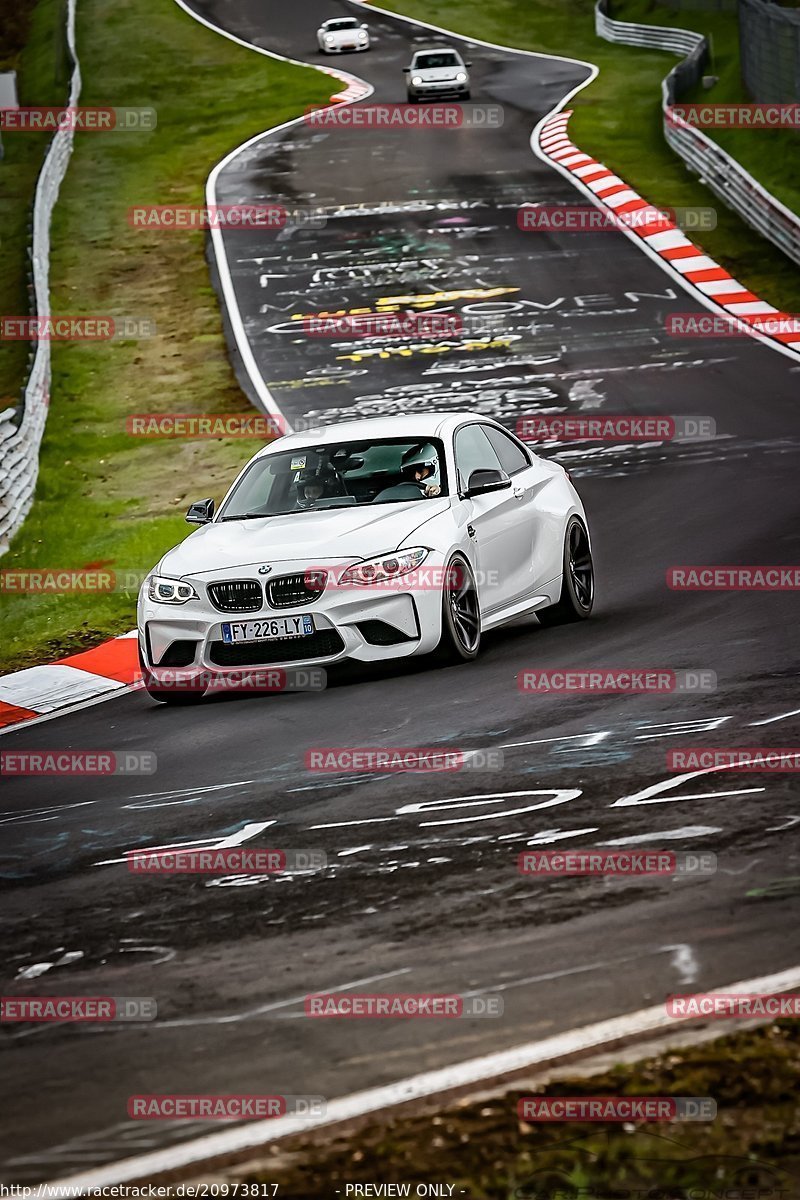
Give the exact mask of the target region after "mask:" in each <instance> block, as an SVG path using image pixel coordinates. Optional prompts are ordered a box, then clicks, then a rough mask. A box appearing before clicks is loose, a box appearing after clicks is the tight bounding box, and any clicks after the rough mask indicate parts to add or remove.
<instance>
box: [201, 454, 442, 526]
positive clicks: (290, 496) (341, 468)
mask: <svg viewBox="0 0 800 1200" xmlns="http://www.w3.org/2000/svg"><path fill="white" fill-rule="evenodd" d="M447 494H448V492H447V475H446V467H445V462H444V448H443V446H442V443H441V442H440V441H439V440H438V439H436V438H419V439H417V440H415V441H414V440H411V439H409V438H402V439H401V438H381V439H376V440H372V441H350V442H333V443H330V444H327V445H322V446H307V447H305V448H303V449H299V450H284V451H281V452H278V453H276V454H269V455H265V457H264V458H259V459H256V461H255V462H254V463H252V464H251V465H250V467H249V468H248V470H247V471H246V472H245V474H244V475H243V476H242V478H241V479H240V480H239V482H238V484H237V485H236V487H235V488H234V490H233V491H232V492H231V495H230V496H229V498H228V500H227V502H226V503H225V504H224V505H223V507H222V508H221V510H220V515H219V518H218V519H219V520H221V521H232V520H240V519H243V518H250V517H275V516H279V515H282V514H285V513H300V512H309V511H320V510H322V509H327V508H352V507H356V506H358V507H364V506H366V505H375V504H400V503H405V502H407V501H409V500H412V501H420V502H424V501H425V500H430V499H433V498H435V497H436V496H439V495H442V496H446V495H447Z"/></svg>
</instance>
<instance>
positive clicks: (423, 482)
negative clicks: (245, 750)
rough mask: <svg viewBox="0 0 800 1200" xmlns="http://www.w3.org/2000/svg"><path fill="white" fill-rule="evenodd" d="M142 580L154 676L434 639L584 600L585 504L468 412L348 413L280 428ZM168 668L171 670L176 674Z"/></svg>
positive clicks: (165, 694)
mask: <svg viewBox="0 0 800 1200" xmlns="http://www.w3.org/2000/svg"><path fill="white" fill-rule="evenodd" d="M186 519H187V521H189V522H190V523H192V524H196V525H199V526H201V528H199V529H197V530H196V531H195V532H194V533H192V534H190V536H189V537H188V538H186V539H185V540H184V541H183V542H181V543H180V545H178V546H176V547H175V548H174V549H172V550H170V551H169V552H168V553H167V554H165V555H164V557H163V558H162V559H161V561H160V562H159V563H158V564H157V565H156V566H155V567H154V569H153V571H152V573H151V574H150V575H149V576H148V577H147V579H146V580H145V582H144V584H143V586H142V590H141V592H140V595H139V611H138V628H139V650H140V655H141V665H142V673H143V677H144V682H145V686H146V687H147V690H148V692H149V693H150V695H151V696H153V697H155V698H156V699H159V700H163V701H165V702H173V703H178V702H183V703H185V702H187V700H188V699H197V698H198V695H201V694H202V691H203V690H204V689H203V688H202V687H200V688H199V690H196V691H194V692H191V693H186V692H183V691H178V690H175V689H174V687H173V686H172V684H173V679H174V675H175V670H176V668H177V669H179V670H180V672H181V674H182V675H183V676H184V677H186V676H188V677H189V678H191V677H193V676H195V675H196V676H197V678H198V680H205V679H208V678H209V677H213V678H217V677H220V678H221V677H223V676H224V675H225V673H226V672H227V673H232V672H239V673H241V671H242V669H243V668H245V669H247V668H257V667H263V666H265V665H269V666H274V667H287V666H289V665H291V666H293V667H297V666H311V665H313V666H327V665H329V664H332V663H336V662H339V661H341V660H344V659H350V660H357V661H360V662H374V661H375V660H379V659H395V658H404V657H408V656H410V655H423V654H435V655H436V657H437V658H438V659H439V660H441V661H444V662H464V661H469V660H471V659H474V658H475V656H476V655H477V654H478V650H479V648H480V643H481V634H482V633H483V632H485V631H486V630H488V629H494V628H496V627H497V626H498V625H502V624H504V623H505V622H508V621H512V620H514V619H515V618H517V617H520V616H522V615H524V614H527V613H533V612H535V613H536V614H537V616H538V617H539V620H540V621H541V622H543V623H544V624H547V625H550V624H555V623H557V622H563V621H577V620H581V619H583V618H585V617H588V616H589V614H590V612H591V610H592V603H593V600H594V568H593V564H592V552H591V542H590V538H589V529H588V525H587V521H586V514H585V512H584V509H583V505H582V503H581V500H580V497H579V496H578V493H577V492H576V491H575V488H574V487H573V485H572V483H571V482H570V478H569V476H568V475H567V473H566V471H565V470H564V469H563V467H561V466H559V465H558V464H557V463H554V462H550V461H547V460H545V459H542V458H539V457H537V455H535V454H534V453H532V452H531V451H530V450H529V449H528V447H527V446H525V445H524V444H523V443H522V442H520V441H518V440H517V438H515V437H514V436H513V435H512V434H510V433H509V432H508V431H507V430H506V429H504V428H503V426H502V425H500V424H498V423H497V422H496V421H493V420H491V418H488V417H482V416H478V415H476V414H474V413H469V412H461V413H426V414H422V415H418V416H400V417H383V418H378V419H368V420H362V421H350V422H346V423H343V424H340V425H333V426H327V427H324V428H319V429H315V430H311V431H308V432H305V433H293V434H290V435H289V436H286V437H282V438H279V439H278V440H277V441H274V442H271V443H270V444H269V445H267V446H265V447H264V448H263V449H262V450H260V451H259V452H258V454H256V455H255V457H254V458H252V459H251V460H250V462H249V463H248V464H247V465H246V466H245V468H244V469H243V470H242V472H241V473H240V474H239V476H238V478H237V479H236V480H235V481H234V483H233V486H232V487H231V488H230V490H229V492H228V494H227V495H226V496H225V498H224V500H223V501H222V504H221V505H220V507H219V510H218V511H215V507H214V501H213V500H210V499H209V500H201V501H199V502H198V503H196V504H193V505H192V506H191V508H190V509H189V511H188V513H187V517H186ZM167 681H168V682H167Z"/></svg>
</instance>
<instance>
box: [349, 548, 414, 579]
mask: <svg viewBox="0 0 800 1200" xmlns="http://www.w3.org/2000/svg"><path fill="white" fill-rule="evenodd" d="M429 553H430V551H429V550H428V549H427V548H426V547H425V546H414V547H413V548H412V549H411V550H398V552H397V554H382V555H381V557H380V558H369V559H367V560H366V562H361V563H356V564H355V565H354V566H352V567H348V568H347V570H346V571H345V572H344V573H343V574H342V575H341V576H340V577H339V584H340V586H341V585H342V584H345V583H358V584H362V585H368V584H370V583H382V582H384V581H385V580H387V579H397V578H398V576H400V575H407V574H408V572H409V571H414V570H415V569H416V568H417V567H418V566H420V564H421V563H423V562H424V561H425V559H426V558H427V557H428V554H429Z"/></svg>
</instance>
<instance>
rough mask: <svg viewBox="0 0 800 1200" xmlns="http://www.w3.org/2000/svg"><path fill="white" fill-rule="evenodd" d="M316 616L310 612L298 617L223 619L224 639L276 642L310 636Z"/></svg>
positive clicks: (227, 640)
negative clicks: (250, 619) (252, 619)
mask: <svg viewBox="0 0 800 1200" xmlns="http://www.w3.org/2000/svg"><path fill="white" fill-rule="evenodd" d="M313 632H314V618H313V617H312V616H311V615H310V614H308V613H301V614H300V616H297V617H267V618H266V620H263V621H223V623H222V640H223V641H224V642H228V644H229V645H231V644H233V643H234V642H275V641H279V640H282V639H283V638H301V637H309V636H310V635H311V634H312V633H313Z"/></svg>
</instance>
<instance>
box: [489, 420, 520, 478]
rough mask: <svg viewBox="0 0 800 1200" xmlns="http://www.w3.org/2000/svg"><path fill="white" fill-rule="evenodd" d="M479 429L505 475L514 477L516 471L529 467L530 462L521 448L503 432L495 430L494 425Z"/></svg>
mask: <svg viewBox="0 0 800 1200" xmlns="http://www.w3.org/2000/svg"><path fill="white" fill-rule="evenodd" d="M481 429H483V430H484V432H485V433H486V436H487V437H488V439H489V441H490V442H491V443H492V446H493V447H494V449H495V450H496V452H497V457H498V458H499V459H500V462H501V464H502V467H503V470H504V471H505V473H506V475H516V473H517V471H524V470H525V468H526V467H529V466H530V465H531V460H530V459H529V458H528V455H527V454H526V453H525V451H524V450H523V449H522V447H521V446H518V445H517V443H516V442H515V441H514V439H513V438H512V437H510V436H509V435H508V434H507V433H506V432H505V431H504V430H502V429H495V427H494V425H481Z"/></svg>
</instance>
